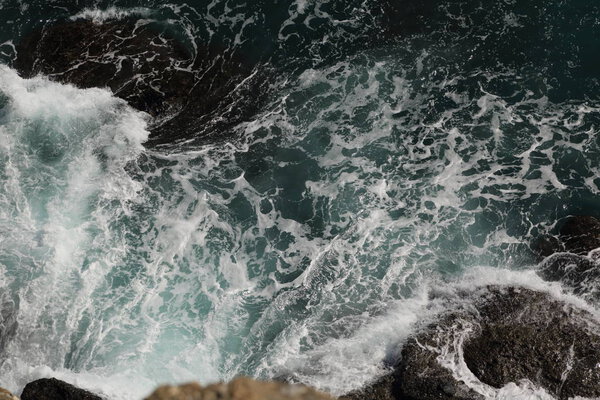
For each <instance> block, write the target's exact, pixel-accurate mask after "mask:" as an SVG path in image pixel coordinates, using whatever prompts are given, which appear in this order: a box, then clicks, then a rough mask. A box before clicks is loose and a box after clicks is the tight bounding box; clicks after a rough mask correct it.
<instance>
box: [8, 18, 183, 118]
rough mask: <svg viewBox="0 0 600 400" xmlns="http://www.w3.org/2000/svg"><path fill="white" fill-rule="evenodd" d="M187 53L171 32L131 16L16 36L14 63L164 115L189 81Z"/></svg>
mask: <svg viewBox="0 0 600 400" xmlns="http://www.w3.org/2000/svg"><path fill="white" fill-rule="evenodd" d="M192 61H193V60H192V55H191V54H190V53H189V52H188V51H187V50H186V49H185V47H183V46H182V45H181V44H180V43H178V41H176V40H175V39H174V38H171V37H168V36H164V35H162V34H161V32H157V31H155V30H153V29H152V28H151V27H150V26H149V25H140V26H138V25H137V24H135V23H134V21H126V20H119V21H107V22H104V23H95V22H92V21H85V20H81V21H65V22H59V23H56V24H52V25H46V26H44V28H43V29H40V30H37V31H34V32H33V33H32V34H30V35H29V36H26V37H25V38H23V39H22V40H21V42H20V43H19V45H18V47H17V59H16V62H15V67H16V69H17V70H18V71H19V73H20V74H21V75H22V76H24V77H27V78H28V77H32V76H35V75H38V74H44V75H47V76H49V77H50V78H52V79H55V80H57V81H59V82H63V83H71V84H73V85H75V86H77V87H80V88H91V87H107V88H110V89H111V90H112V91H113V93H115V95H117V96H119V97H121V98H123V99H125V100H127V102H129V104H131V105H132V106H133V107H135V108H137V109H138V110H142V111H146V112H148V113H149V114H151V115H153V116H167V115H170V114H173V113H176V112H178V111H181V109H182V108H183V106H184V104H185V102H186V99H187V96H188V94H189V92H190V90H191V88H192V86H193V84H194V75H193V74H192V73H191V72H190V71H189V67H190V66H191V64H192Z"/></svg>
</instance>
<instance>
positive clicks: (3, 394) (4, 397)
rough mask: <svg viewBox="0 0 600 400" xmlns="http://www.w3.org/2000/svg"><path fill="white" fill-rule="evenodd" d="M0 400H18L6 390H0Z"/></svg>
mask: <svg viewBox="0 0 600 400" xmlns="http://www.w3.org/2000/svg"><path fill="white" fill-rule="evenodd" d="M0 400H19V398H18V397H17V396H15V395H14V394H12V393H11V392H9V391H8V390H6V389H3V388H0Z"/></svg>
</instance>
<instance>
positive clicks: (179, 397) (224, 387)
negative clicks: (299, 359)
mask: <svg viewBox="0 0 600 400" xmlns="http://www.w3.org/2000/svg"><path fill="white" fill-rule="evenodd" d="M212 399H221V400H333V398H332V397H330V396H328V395H326V394H323V393H320V392H317V391H316V390H314V389H311V388H309V387H307V386H303V385H292V384H287V383H282V382H261V381H255V380H252V379H249V378H237V379H234V380H233V381H231V382H229V383H218V384H214V385H210V386H207V387H204V388H203V387H201V386H200V385H199V384H197V383H189V384H186V385H181V386H162V387H160V388H158V389H156V391H155V392H154V393H152V394H151V395H150V396H149V397H147V398H146V400H212Z"/></svg>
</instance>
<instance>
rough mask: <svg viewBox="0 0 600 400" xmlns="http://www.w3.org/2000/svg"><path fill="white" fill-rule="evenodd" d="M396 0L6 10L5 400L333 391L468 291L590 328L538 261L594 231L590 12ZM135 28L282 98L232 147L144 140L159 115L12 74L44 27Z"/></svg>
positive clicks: (523, 390)
mask: <svg viewBox="0 0 600 400" xmlns="http://www.w3.org/2000/svg"><path fill="white" fill-rule="evenodd" d="M387 4H388V3H383V4H382V3H381V2H370V1H364V2H359V1H355V2H341V1H333V0H332V1H324V2H322V1H311V0H305V1H296V2H273V3H272V4H271V3H270V2H266V1H264V2H254V3H252V4H245V3H243V2H235V1H220V0H214V1H213V2H211V3H208V2H202V1H198V2H187V3H177V4H176V3H168V4H162V3H161V2H141V1H139V2H136V1H127V2H125V1H111V2H110V3H109V2H105V1H99V2H85V1H79V2H72V1H44V2H40V3H38V2H35V1H31V2H26V1H21V2H15V1H12V0H4V1H2V0H0V19H1V20H3V21H5V22H6V23H5V24H4V25H2V27H1V28H0V43H4V44H2V45H1V47H0V56H1V57H2V61H3V62H4V64H5V66H0V107H1V108H0V271H1V272H0V280H1V282H2V286H3V287H4V288H5V292H6V293H5V294H4V296H5V297H7V298H8V299H9V300H7V301H8V303H10V301H12V302H13V305H12V306H11V307H12V308H13V309H14V310H15V311H14V312H15V313H16V315H17V319H18V324H19V325H18V329H17V332H16V335H15V336H14V338H12V339H11V340H10V341H9V343H8V345H7V347H6V349H5V354H4V358H5V361H4V363H3V364H2V365H1V366H0V371H1V373H0V376H1V377H2V378H0V385H1V386H4V387H7V388H9V389H11V390H14V391H16V392H19V391H20V390H21V389H22V387H23V386H24V385H25V384H26V383H27V382H29V381H31V380H33V379H35V378H37V377H42V376H54V377H58V378H62V379H65V380H67V381H69V382H72V383H75V384H78V385H80V386H82V387H86V388H89V389H92V390H94V391H96V392H98V393H102V394H105V395H107V396H109V397H110V398H112V399H137V398H141V397H142V396H143V395H145V394H146V393H148V392H149V391H150V390H152V388H153V387H155V386H156V385H157V384H160V383H162V382H179V381H187V380H192V379H195V380H199V381H200V382H202V383H208V382H212V381H215V380H219V379H230V378H231V377H233V376H235V375H239V374H247V375H251V376H255V377H260V378H273V377H281V376H285V377H290V378H292V379H295V380H298V381H301V382H305V383H308V384H311V385H315V386H317V387H319V388H321V389H324V390H327V391H330V392H332V393H334V394H341V393H344V392H347V391H350V390H353V389H356V388H358V387H360V386H362V385H363V384H365V383H367V382H370V381H372V380H373V379H375V378H377V377H378V376H381V375H382V374H384V373H385V372H386V371H387V370H388V368H389V367H390V366H391V365H393V363H394V362H395V361H396V360H397V358H398V356H399V351H400V346H401V344H402V342H403V341H404V340H405V339H406V337H407V336H408V335H410V334H411V333H412V332H414V331H415V330H416V329H418V328H419V326H422V324H424V323H426V322H427V321H428V320H430V319H431V318H433V317H434V316H435V314H436V313H437V312H439V311H442V310H444V309H446V308H447V307H448V306H449V305H451V304H452V303H453V302H455V301H458V300H457V299H455V298H454V297H452V296H453V295H452V293H453V292H454V291H456V290H458V289H459V288H462V287H477V286H482V285H485V284H489V283H506V284H522V285H526V286H529V287H534V288H538V289H542V290H548V291H550V292H552V293H554V294H555V295H556V296H561V297H564V298H566V299H567V300H568V301H572V302H575V303H577V304H579V305H580V306H582V307H587V308H590V310H591V311H592V312H593V313H594V314H597V312H596V309H595V308H594V305H589V304H586V303H585V302H583V300H581V299H577V298H575V297H573V296H570V295H568V294H564V293H563V292H562V289H561V288H560V287H559V286H557V285H556V284H547V283H544V282H542V281H541V279H540V278H538V277H537V276H536V275H535V271H534V269H535V257H534V256H533V254H531V252H530V250H529V244H530V242H531V241H532V240H534V239H535V238H536V237H537V236H538V235H539V234H540V233H542V232H547V231H551V230H552V227H553V225H554V223H555V222H556V221H557V220H559V219H560V218H563V217H565V216H568V215H572V214H587V215H598V209H599V208H598V200H597V195H598V192H599V184H600V179H599V178H598V176H599V175H600V174H599V172H600V171H599V167H600V148H599V144H600V143H599V139H598V136H597V131H598V129H599V128H598V126H599V124H600V99H599V97H598V84H599V79H600V77H599V71H598V69H597V67H595V66H597V65H600V60H599V59H598V57H599V55H598V54H600V53H599V52H597V51H595V50H596V49H598V46H599V43H598V40H599V39H598V38H600V32H599V29H600V28H599V26H600V24H599V23H598V21H599V20H600V11H599V5H596V4H594V2H583V1H565V2H556V1H550V0H548V1H541V0H536V1H531V2H527V3H526V4H523V2H521V4H517V3H515V2H511V1H505V2H491V1H445V2H420V3H418V4H417V3H415V4H412V3H410V2H403V3H400V2H397V3H395V4H392V5H389V6H388V5H387ZM125 17H128V18H131V17H135V18H142V19H144V20H146V21H148V23H152V24H158V25H161V26H164V27H165V29H168V30H170V31H172V32H175V33H176V35H178V36H179V37H180V38H181V39H182V40H184V41H185V43H186V44H187V46H188V47H189V48H190V49H191V50H192V51H193V50H194V49H195V48H198V46H200V45H201V44H203V43H206V42H211V43H213V42H214V43H219V44H220V47H221V48H223V49H224V50H223V51H224V54H225V55H224V56H226V55H231V54H235V55H236V57H241V58H243V59H244V60H245V62H247V63H249V64H251V65H254V66H256V67H257V68H260V67H261V65H269V66H270V67H271V68H274V70H275V71H277V72H278V73H277V75H276V76H275V77H274V78H273V80H272V82H270V86H271V87H270V90H269V95H268V99H267V101H266V102H265V104H263V105H262V106H261V108H260V110H259V111H257V112H256V113H255V115H253V117H252V118H250V119H249V120H248V121H246V122H244V123H241V124H239V125H237V126H235V127H234V128H232V129H231V132H228V134H227V136H228V139H226V140H224V141H222V142H218V143H208V144H207V143H202V142H201V141H200V143H199V141H194V140H191V141H189V142H188V143H183V144H180V145H177V146H170V147H162V148H161V147H152V148H144V146H143V144H144V142H145V141H146V140H147V139H148V134H149V133H148V123H149V122H150V121H149V117H148V116H147V115H145V114H143V113H140V112H137V111H135V110H133V109H131V108H130V107H128V106H127V105H126V104H125V103H124V102H123V101H122V100H119V99H117V98H115V97H113V96H112V95H111V94H110V92H108V91H106V90H103V89H87V90H82V89H77V88H74V87H71V86H68V85H61V84H58V83H54V82H52V81H50V80H49V79H47V78H44V77H37V78H33V79H29V80H25V79H21V78H19V77H18V76H17V75H16V73H15V72H14V70H12V69H11V68H10V66H11V65H12V62H13V61H14V57H15V52H14V46H13V44H14V43H16V42H17V41H18V39H19V38H20V37H21V36H22V35H24V34H26V33H27V31H28V30H30V29H33V28H34V27H36V26H39V24H40V23H44V22H45V21H51V20H53V19H57V18H71V19H77V18H90V19H94V20H95V21H97V22H98V23H100V22H101V21H102V20H104V19H107V18H125ZM241 101H252V99H241ZM432 293H437V294H439V293H446V294H447V295H446V298H449V299H450V300H447V299H446V300H444V301H441V300H440V301H438V300H433V297H432V296H431V294H432ZM565 296H566V297H565ZM443 297H444V296H442V298H443ZM435 298H439V296H436V297H435ZM453 368H454V369H455V371H456V374H458V375H459V376H461V374H463V373H464V371H463V370H461V365H460V360H459V361H458V364H457V365H454V366H453ZM461 371H462V372H461ZM473 378H474V377H473ZM472 384H473V385H474V386H475V387H477V388H478V390H479V391H480V392H482V393H484V394H486V396H488V397H489V398H497V399H503V398H506V399H508V398H516V397H519V398H532V399H534V398H535V399H546V398H551V397H550V396H549V395H548V394H546V393H544V392H543V391H542V390H540V389H538V388H535V387H530V385H528V384H527V383H521V384H519V386H517V385H509V386H507V387H505V388H503V389H501V390H499V391H498V390H496V389H492V388H490V387H489V386H486V385H483V384H481V383H477V382H474V383H472Z"/></svg>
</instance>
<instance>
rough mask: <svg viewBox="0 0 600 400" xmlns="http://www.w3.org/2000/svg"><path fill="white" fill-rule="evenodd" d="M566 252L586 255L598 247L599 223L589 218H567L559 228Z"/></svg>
mask: <svg viewBox="0 0 600 400" xmlns="http://www.w3.org/2000/svg"><path fill="white" fill-rule="evenodd" d="M560 238H561V241H562V242H563V243H564V246H565V249H566V251H568V252H570V253H574V254H581V255H586V254H588V253H589V252H590V251H592V250H595V249H597V248H599V247H600V221H599V220H598V219H597V218H595V217H590V216H574V217H569V218H567V220H566V221H565V222H564V224H563V225H562V227H561V228H560Z"/></svg>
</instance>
